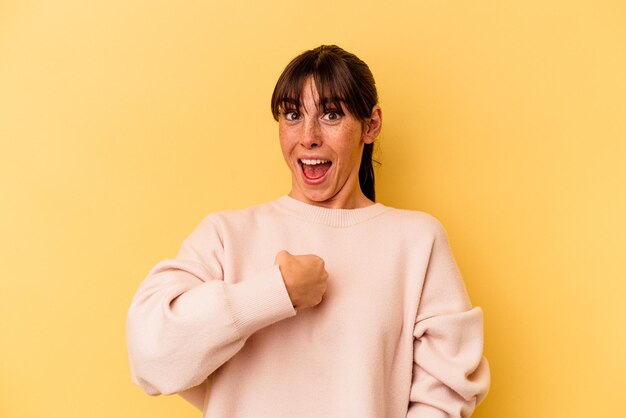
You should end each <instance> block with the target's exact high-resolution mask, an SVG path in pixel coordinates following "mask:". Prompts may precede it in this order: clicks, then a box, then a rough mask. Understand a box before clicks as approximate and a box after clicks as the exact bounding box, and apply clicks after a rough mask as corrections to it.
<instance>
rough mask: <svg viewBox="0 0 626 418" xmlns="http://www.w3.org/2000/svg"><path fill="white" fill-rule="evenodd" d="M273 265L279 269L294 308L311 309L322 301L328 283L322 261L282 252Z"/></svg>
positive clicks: (311, 256) (308, 255)
mask: <svg viewBox="0 0 626 418" xmlns="http://www.w3.org/2000/svg"><path fill="white" fill-rule="evenodd" d="M274 264H277V265H278V268H279V269H280V272H281V274H282V276H283V281H284V282H285V287H286V288H287V292H288V293H289V298H291V303H292V304H293V307H294V308H296V309H302V308H311V307H313V306H315V305H318V304H319V303H320V302H321V301H322V297H323V296H324V293H325V292H326V287H327V282H328V272H327V271H326V269H325V268H324V260H322V259H321V258H320V257H318V256H316V255H313V254H306V255H292V254H290V253H289V252H288V251H285V250H282V251H279V252H278V254H276V259H275V260H274Z"/></svg>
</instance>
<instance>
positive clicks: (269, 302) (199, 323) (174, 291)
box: [126, 215, 296, 406]
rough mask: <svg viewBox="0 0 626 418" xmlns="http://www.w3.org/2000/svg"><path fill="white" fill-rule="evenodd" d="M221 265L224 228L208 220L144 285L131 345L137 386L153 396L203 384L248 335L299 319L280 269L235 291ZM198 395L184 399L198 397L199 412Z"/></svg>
mask: <svg viewBox="0 0 626 418" xmlns="http://www.w3.org/2000/svg"><path fill="white" fill-rule="evenodd" d="M223 260H224V248H223V245H222V241H221V237H220V232H219V228H218V227H217V225H216V222H215V221H214V218H213V217H212V216H211V215H209V216H207V217H206V218H205V219H204V220H203V221H202V222H201V223H200V225H198V227H197V228H196V229H195V230H194V231H193V232H192V234H191V235H190V236H189V237H187V239H185V241H184V242H183V245H182V246H181V249H180V251H179V253H178V255H177V256H176V258H175V259H167V260H163V261H161V262H160V263H158V264H157V265H156V266H154V267H153V268H152V270H150V272H149V273H148V275H147V277H146V278H145V279H144V281H143V282H142V283H141V284H140V286H139V289H138V290H137V292H136V294H135V296H134V297H133V300H132V302H131V305H130V308H129V310H128V315H127V322H126V340H127V346H128V356H129V362H130V368H131V376H132V381H133V383H135V384H136V385H139V386H140V387H142V388H143V389H144V391H145V392H146V393H148V394H149V395H158V394H165V395H169V394H173V393H179V392H182V391H186V390H188V389H190V388H193V387H195V386H198V385H201V384H203V382H204V381H205V380H206V379H207V377H208V376H209V375H210V374H211V373H213V371H215V370H216V369H217V368H218V367H220V366H221V365H222V364H224V363H225V362H226V361H228V360H229V359H230V358H231V357H232V356H233V355H235V354H236V353H237V352H238V351H239V350H240V349H241V348H242V347H243V345H244V343H245V341H246V339H247V338H248V337H249V336H250V335H252V334H253V333H254V332H256V331H258V330H259V329H261V328H263V327H265V326H267V325H270V324H272V323H274V322H277V321H280V320H282V319H284V318H287V317H290V316H293V315H295V313H296V312H295V310H294V308H293V305H292V304H291V300H290V299H289V295H288V293H287V290H286V289H285V285H284V282H283V279H282V275H281V273H280V270H279V268H278V266H277V265H268V267H267V268H266V269H264V270H262V271H259V272H258V274H256V275H255V277H250V278H248V279H247V280H243V281H241V282H240V283H236V284H231V283H227V282H225V281H224V277H223V274H224V273H223V269H222V264H223ZM201 390H202V387H200V388H198V389H195V390H193V391H188V392H185V395H189V396H191V395H193V396H192V398H193V399H194V401H193V402H192V403H193V404H194V405H195V404H196V403H199V401H198V399H197V398H198V396H196V395H197V394H198V392H199V391H201ZM183 397H185V396H183ZM185 399H186V398H185ZM196 406H197V405H196Z"/></svg>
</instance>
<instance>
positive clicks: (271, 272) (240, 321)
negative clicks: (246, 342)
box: [226, 265, 296, 337]
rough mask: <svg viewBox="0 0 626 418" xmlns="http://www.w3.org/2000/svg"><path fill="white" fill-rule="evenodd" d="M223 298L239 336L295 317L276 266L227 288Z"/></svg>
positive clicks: (245, 335)
mask: <svg viewBox="0 0 626 418" xmlns="http://www.w3.org/2000/svg"><path fill="white" fill-rule="evenodd" d="M226 297H227V299H228V304H229V305H230V308H231V310H232V313H233V316H234V320H235V326H236V327H237V329H238V330H239V332H240V333H241V336H242V337H248V336H249V335H251V334H252V333H254V332H256V331H258V330H260V329H261V328H264V327H266V326H268V325H270V324H273V323H274V322H278V321H280V320H281V319H285V318H289V317H291V316H294V315H295V314H296V310H295V308H294V307H293V305H292V303H291V299H290V298H289V294H288V293H287V288H286V287H285V283H284V281H283V276H282V275H281V273H280V269H279V268H278V266H277V265H274V266H272V267H271V268H270V269H268V270H266V271H264V272H263V273H261V274H259V275H258V276H257V277H255V278H253V279H251V280H247V281H244V282H241V283H237V284H235V285H233V286H231V287H230V289H229V290H228V294H227V295H226Z"/></svg>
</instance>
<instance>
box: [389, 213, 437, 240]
mask: <svg viewBox="0 0 626 418" xmlns="http://www.w3.org/2000/svg"><path fill="white" fill-rule="evenodd" d="M385 214H386V218H387V220H388V221H389V222H391V223H393V224H396V225H397V226H398V227H401V228H404V229H406V230H408V232H409V233H419V234H428V235H432V236H433V238H436V237H439V236H445V235H446V234H447V233H446V229H445V227H444V226H443V223H442V222H441V221H440V220H439V219H438V218H437V217H436V216H435V215H433V214H431V213H428V212H424V211H421V210H411V209H401V208H393V207H390V210H388V211H386V212H385Z"/></svg>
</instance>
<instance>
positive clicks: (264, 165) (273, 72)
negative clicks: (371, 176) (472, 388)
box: [0, 0, 626, 418]
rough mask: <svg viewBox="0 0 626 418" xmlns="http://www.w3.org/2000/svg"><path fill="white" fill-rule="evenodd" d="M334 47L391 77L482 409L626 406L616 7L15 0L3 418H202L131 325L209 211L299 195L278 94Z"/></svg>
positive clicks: (403, 185)
mask: <svg viewBox="0 0 626 418" xmlns="http://www.w3.org/2000/svg"><path fill="white" fill-rule="evenodd" d="M226 3H228V4H226ZM322 43H336V44H338V45H340V46H342V47H343V48H345V49H347V50H349V51H352V52H354V53H356V54H357V55H358V56H359V57H361V58H362V59H363V60H365V61H366V62H367V63H368V64H369V66H370V68H371V69H372V71H373V73H374V76H375V77H376V80H377V84H378V88H379V93H380V98H381V105H382V107H383V112H384V126H383V132H382V135H381V136H380V138H379V149H378V153H377V156H378V159H379V160H381V161H382V166H381V167H380V168H379V169H378V171H377V173H378V178H377V183H378V188H377V191H378V196H379V201H381V202H382V203H385V204H387V205H392V206H397V207H403V208H409V209H416V210H423V211H426V212H429V213H431V214H433V215H435V216H436V217H438V218H439V219H440V220H441V221H442V222H443V224H444V225H445V226H446V228H447V230H448V233H449V235H450V239H451V243H452V246H453V250H454V253H455V256H456V258H457V261H458V264H459V266H460V268H461V271H462V273H463V275H464V278H465V281H466V284H467V287H468V290H469V293H470V296H471V299H472V302H473V304H474V305H479V306H481V307H482V308H483V309H484V312H485V355H486V357H487V358H488V359H489V362H490V365H491V369H492V387H491V390H490V392H489V394H488V396H487V398H486V399H485V401H484V402H483V403H482V404H481V405H480V406H479V407H478V409H477V410H476V413H475V414H474V416H475V417H479V418H503V417H507V418H522V417H523V418H535V417H568V418H571V417H618V416H626V407H625V406H624V405H625V404H624V400H623V398H624V395H623V391H624V388H625V387H626V378H625V376H626V360H625V358H624V357H625V356H624V354H625V350H624V344H625V343H626V334H625V331H626V327H625V326H624V325H625V321H624V319H625V318H626V303H625V302H624V296H625V293H626V292H625V290H626V282H625V280H624V279H625V278H626V274H625V273H626V267H625V264H626V263H625V261H626V257H625V255H626V239H625V238H624V237H625V235H626V221H625V220H624V215H625V214H626V168H625V166H626V6H625V4H624V2H623V1H617V0H616V1H607V0H602V1H597V0H586V1H565V0H562V1H557V0H548V1H546V0H532V1H527V0H525V1H522V0H516V1H415V2H413V1H395V2H386V3H385V5H383V2H380V1H375V2H374V1H363V0H358V1H356V0H355V1H346V2H339V3H335V2H311V3H308V2H294V1H267V2H252V1H250V2H230V3H229V2H217V1H215V2H201V1H189V2H174V1H169V2H167V1H147V0H141V1H132V2H129V1H120V0H116V1H107V2H96V1H70V0H60V1H28V0H25V1H24V0H23V1H10V0H9V1H6V0H5V1H2V2H0V146H1V149H0V199H1V202H0V215H1V217H0V228H1V229H0V236H1V237H2V238H1V244H0V245H1V247H0V254H1V257H2V258H1V260H2V263H1V269H2V278H1V279H0V280H1V281H0V283H1V294H0V297H1V299H2V301H1V302H0V327H1V328H0V335H1V337H0V338H1V339H2V342H1V343H0V359H1V360H0V365H1V367H0V416H2V417H29V418H30V417H64V418H74V417H76V418H78V417H81V418H82V417H107V418H108V417H151V418H157V417H173V416H176V417H197V416H199V413H198V412H197V410H195V409H194V408H193V407H191V406H190V405H187V404H186V403H185V401H183V400H182V399H180V398H179V397H177V396H167V397H166V396H160V397H156V398H152V397H149V396H147V395H145V394H144V393H143V392H142V391H141V389H139V388H138V387H136V386H134V385H132V383H131V381H130V372H129V367H128V362H127V354H126V346H125V337H124V326H125V316H126V311H127V308H128V305H129V303H130V300H131V298H132V296H133V294H134V292H135V290H136V288H137V287H138V285H139V283H140V281H141V280H143V278H144V277H145V275H146V273H147V272H148V270H149V269H150V268H151V267H152V266H153V265H154V264H156V263H157V262H158V261H159V260H160V259H163V258H168V257H171V256H173V255H175V254H176V252H177V250H178V247H179V245H180V243H181V242H182V239H183V238H184V237H186V236H187V235H188V234H189V233H190V232H191V230H192V229H193V228H194V227H195V225H196V224H197V223H198V222H199V221H200V220H201V218H202V217H203V216H204V215H205V214H207V213H208V212H211V211H215V210H219V209H230V208H242V207H245V206H248V205H252V204H255V203H261V202H264V201H268V200H270V199H274V198H276V197H278V196H280V195H281V194H284V193H286V192H288V190H289V185H290V180H289V172H288V170H287V168H286V166H285V164H284V162H283V160H282V156H281V154H280V150H279V146H278V139H277V126H276V124H275V122H274V120H273V119H272V117H271V114H270V108H269V99H270V95H271V92H272V89H273V86H274V83H275V81H276V79H277V77H278V75H279V73H280V72H281V70H282V69H283V67H284V66H285V65H286V64H287V62H288V61H289V60H290V59H291V58H293V57H294V56H295V55H297V54H298V53H300V52H301V51H303V50H305V49H309V48H312V47H315V46H318V45H319V44H322Z"/></svg>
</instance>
